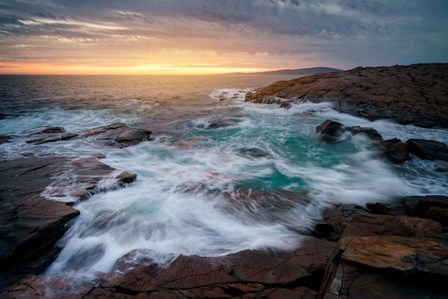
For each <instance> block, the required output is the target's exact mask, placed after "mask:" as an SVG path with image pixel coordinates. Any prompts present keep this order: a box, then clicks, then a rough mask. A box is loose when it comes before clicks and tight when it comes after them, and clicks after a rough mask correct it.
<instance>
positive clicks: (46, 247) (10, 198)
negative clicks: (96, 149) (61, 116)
mask: <svg viewBox="0 0 448 299" xmlns="http://www.w3.org/2000/svg"><path fill="white" fill-rule="evenodd" d="M0 169H2V171H1V172H0V290H1V289H3V288H4V287H5V286H7V285H8V284H10V283H12V282H14V281H15V280H17V279H19V278H21V277H23V276H24V275H28V274H36V273H40V272H42V271H43V270H44V269H45V267H46V266H48V264H49V263H50V262H51V261H52V260H53V259H54V258H55V256H56V255H57V253H58V248H56V247H54V244H55V243H56V241H57V240H58V239H59V238H60V237H61V236H62V235H63V234H64V233H65V232H66V230H67V229H68V227H67V224H68V223H69V221H70V220H71V219H73V218H75V217H76V216H77V215H78V214H79V211H78V210H75V209H73V208H71V207H69V206H68V205H67V204H66V203H63V202H58V201H52V200H47V199H45V198H44V197H43V196H42V194H45V195H50V196H55V197H58V196H61V199H65V196H71V197H72V200H74V201H76V200H78V199H80V198H81V199H82V198H85V197H86V196H87V195H88V194H92V193H94V192H98V191H100V190H97V188H96V187H97V185H98V183H99V182H100V181H101V180H102V179H104V178H105V177H110V176H111V175H115V174H117V175H118V176H117V177H116V178H115V179H116V180H117V181H118V182H119V183H120V182H121V184H124V183H127V182H130V181H132V180H133V179H135V175H133V174H129V173H120V172H117V171H116V170H115V169H113V168H111V167H109V166H107V165H105V164H103V163H101V162H99V161H98V160H97V159H96V158H94V157H83V158H78V159H72V158H66V157H36V158H28V159H18V160H11V161H0ZM66 171H69V173H70V175H67V176H61V174H63V173H64V172H66ZM60 177H62V178H60ZM24 182H26V183H24ZM49 186H51V188H50V191H49V189H48V188H47V187H49ZM63 196H64V197H63Z"/></svg>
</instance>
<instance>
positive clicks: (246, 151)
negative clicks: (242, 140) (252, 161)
mask: <svg viewBox="0 0 448 299" xmlns="http://www.w3.org/2000/svg"><path fill="white" fill-rule="evenodd" d="M238 153H239V154H241V155H242V156H245V157H250V158H264V157H269V156H270V155H269V153H267V152H265V151H264V150H262V149H259V148H257V147H243V148H240V149H238Z"/></svg>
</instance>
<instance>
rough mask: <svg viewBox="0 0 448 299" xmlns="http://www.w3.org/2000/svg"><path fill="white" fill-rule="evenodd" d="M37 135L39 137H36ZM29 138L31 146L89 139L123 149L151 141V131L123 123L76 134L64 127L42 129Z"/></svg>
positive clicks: (38, 129)
mask: <svg viewBox="0 0 448 299" xmlns="http://www.w3.org/2000/svg"><path fill="white" fill-rule="evenodd" d="M36 134H38V135H39V136H38V137H36V136H35V135H36ZM29 136H33V137H32V138H30V139H28V140H27V141H26V142H27V143H31V144H43V143H49V142H56V141H63V140H68V139H74V138H78V139H87V138H88V139H92V140H94V141H95V142H98V143H100V144H102V145H108V146H113V147H118V148H123V147H128V146H131V145H136V144H138V143H140V142H142V141H145V140H149V138H150V136H151V131H150V130H146V129H135V128H130V127H128V126H127V125H125V124H122V123H114V124H110V125H107V126H102V127H98V128H94V129H89V130H84V131H81V132H74V133H70V132H66V131H65V129H64V128H62V127H42V128H37V129H34V130H32V131H30V132H29Z"/></svg>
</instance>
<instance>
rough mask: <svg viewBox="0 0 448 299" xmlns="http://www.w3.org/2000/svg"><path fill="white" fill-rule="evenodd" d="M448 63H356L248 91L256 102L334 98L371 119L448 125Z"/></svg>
mask: <svg viewBox="0 0 448 299" xmlns="http://www.w3.org/2000/svg"><path fill="white" fill-rule="evenodd" d="M447 78H448V64H414V65H407V66H392V67H366V68H355V69H351V70H347V71H343V72H339V73H321V74H316V75H313V76H306V77H301V78H297V79H294V80H290V81H278V82H275V83H273V84H271V85H269V86H266V87H263V88H259V89H258V90H257V91H256V92H253V93H251V94H247V95H246V101H251V102H255V103H264V104H270V103H278V102H279V100H278V99H282V101H283V102H289V103H292V102H301V101H308V102H328V101H332V102H333V108H334V109H336V110H338V111H339V112H343V113H349V114H352V115H355V116H359V117H365V118H367V119H370V120H376V119H392V120H394V121H397V122H398V123H401V124H414V125H417V126H421V127H433V126H442V127H448V117H447V116H448V97H447V96H446V95H447V93H448V84H447Z"/></svg>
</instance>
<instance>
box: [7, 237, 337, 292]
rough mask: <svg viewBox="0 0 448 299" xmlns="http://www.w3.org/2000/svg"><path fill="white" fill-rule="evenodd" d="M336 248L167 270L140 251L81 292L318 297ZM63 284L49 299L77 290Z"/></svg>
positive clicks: (32, 284) (20, 287)
mask: <svg viewBox="0 0 448 299" xmlns="http://www.w3.org/2000/svg"><path fill="white" fill-rule="evenodd" d="M336 248H337V246H336V243H332V242H327V241H324V240H319V239H316V238H304V240H303V241H302V244H301V246H300V247H299V248H298V249H297V250H296V251H294V252H278V253H273V252H262V251H256V250H245V251H241V252H238V253H235V254H230V255H226V256H221V257H198V256H179V257H177V258H176V259H175V260H174V261H173V262H172V263H171V264H170V265H168V266H166V267H164V266H159V265H157V264H154V263H153V262H152V261H150V260H148V261H147V263H146V262H143V263H139V261H143V260H142V258H143V257H142V256H141V255H140V253H139V252H137V251H134V252H131V253H129V254H127V255H126V256H125V257H123V258H122V259H120V260H119V262H117V264H119V266H117V269H118V268H120V269H127V271H126V272H125V273H122V271H115V272H112V273H108V274H106V275H104V276H103V277H102V278H101V279H100V281H99V283H98V285H97V286H96V287H94V288H91V287H89V286H88V287H84V288H82V287H81V288H80V291H78V293H76V294H77V296H80V297H81V296H84V297H83V298H98V297H103V298H127V297H128V296H129V297H137V298H145V297H148V296H149V295H150V296H151V298H185V297H193V298H230V297H239V298H297V296H299V298H316V295H317V289H318V288H319V286H320V283H321V280H322V277H323V271H324V269H325V267H326V265H327V263H328V261H329V260H330V257H331V256H332V255H333V253H334V251H335V249H336ZM143 255H144V253H143ZM129 265H130V267H128V266H129ZM120 272H121V273H120ZM51 279H54V280H57V278H52V277H50V280H51ZM43 285H44V283H42V277H41V276H37V277H36V276H34V277H32V278H29V279H25V280H24V281H22V282H20V283H18V284H16V285H14V286H13V287H11V288H9V289H8V290H7V291H6V292H5V293H4V294H8V295H27V294H33V295H34V296H35V298H43V297H44V295H45V294H44V293H43V292H42V291H41V290H42V289H43ZM63 285H64V283H61V284H59V285H56V286H55V287H53V288H52V291H53V293H52V295H53V296H54V297H52V296H49V298H61V297H62V296H63V295H68V294H67V290H70V289H71V287H70V286H66V287H62V286H63Z"/></svg>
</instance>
